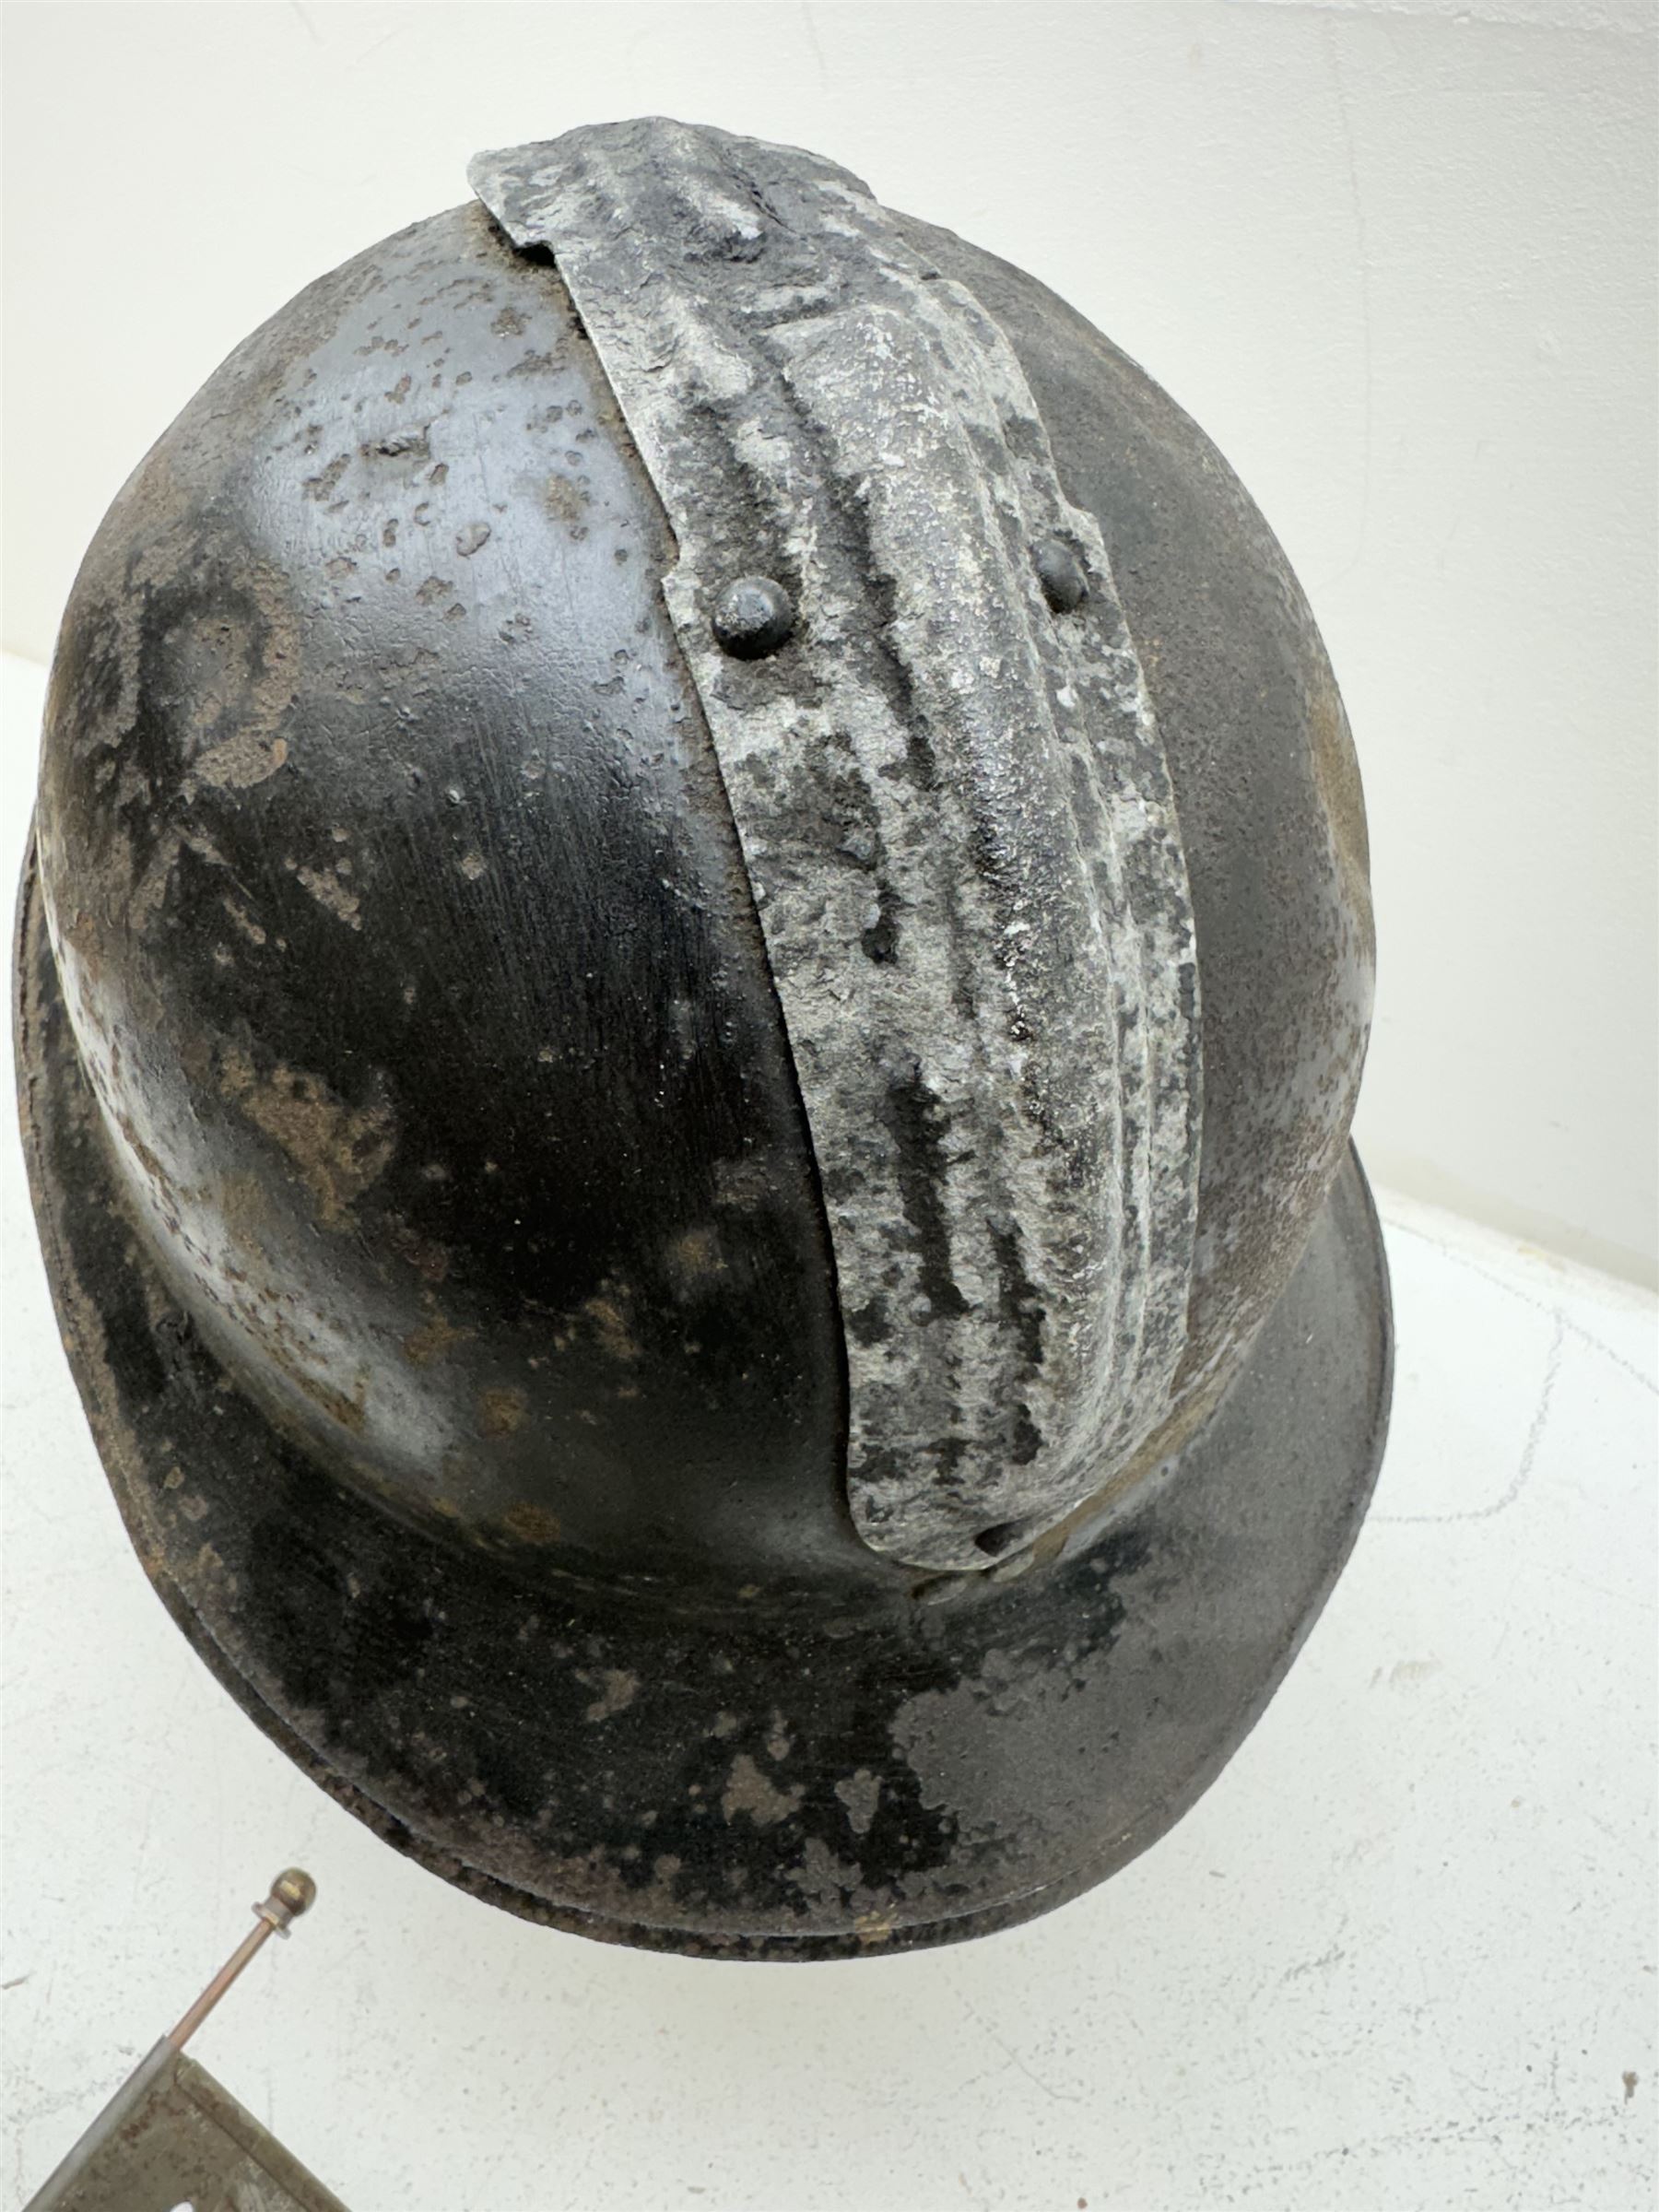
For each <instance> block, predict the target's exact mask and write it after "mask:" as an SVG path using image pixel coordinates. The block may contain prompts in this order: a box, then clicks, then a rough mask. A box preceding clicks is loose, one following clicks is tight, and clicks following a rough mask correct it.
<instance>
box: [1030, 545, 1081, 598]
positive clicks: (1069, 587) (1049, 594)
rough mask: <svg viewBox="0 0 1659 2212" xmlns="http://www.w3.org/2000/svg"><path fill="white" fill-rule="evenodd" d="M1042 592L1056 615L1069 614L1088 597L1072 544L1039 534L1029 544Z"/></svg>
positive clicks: (1079, 564) (1079, 563)
mask: <svg viewBox="0 0 1659 2212" xmlns="http://www.w3.org/2000/svg"><path fill="white" fill-rule="evenodd" d="M1031 559H1032V561H1033V562H1034V563H1035V564H1036V569H1037V581H1038V582H1039V583H1040V584H1041V586H1042V595H1043V597H1044V598H1045V599H1046V600H1047V601H1048V603H1049V605H1050V606H1052V607H1053V610H1054V612H1055V614H1057V615H1069V614H1071V613H1072V612H1073V611H1074V609H1076V608H1077V607H1079V606H1082V604H1083V602H1084V600H1085V599H1087V598H1088V577H1087V576H1086V575H1085V574H1084V572H1083V564H1082V562H1081V561H1080V560H1079V559H1077V555H1076V554H1075V553H1074V552H1073V551H1072V549H1071V547H1069V546H1068V545H1066V544H1065V543H1064V541H1063V540H1062V539H1060V538H1057V537H1040V538H1039V539H1038V540H1037V543H1036V544H1035V545H1034V546H1033V547H1031Z"/></svg>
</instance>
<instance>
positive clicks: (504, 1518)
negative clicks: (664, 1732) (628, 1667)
mask: <svg viewBox="0 0 1659 2212" xmlns="http://www.w3.org/2000/svg"><path fill="white" fill-rule="evenodd" d="M501 1525H502V1527H503V1528H504V1529H505V1530H506V1531H507V1533H508V1535H511V1536H516V1537H517V1538H518V1540H519V1542H520V1543H521V1544H557V1543H558V1541H559V1516H558V1514H557V1513H550V1512H548V1511H547V1507H546V1506H545V1505H532V1504H531V1503H530V1502H529V1500H527V1499H521V1500H519V1502H518V1503H517V1504H516V1505H510V1506H509V1507H508V1508H507V1511H506V1512H504V1513H503V1514H502V1515H501ZM590 1717H592V1716H590Z"/></svg>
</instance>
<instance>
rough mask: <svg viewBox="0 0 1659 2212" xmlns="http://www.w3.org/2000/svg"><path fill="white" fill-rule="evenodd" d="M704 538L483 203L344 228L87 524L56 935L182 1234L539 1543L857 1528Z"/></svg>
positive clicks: (50, 817) (295, 1359)
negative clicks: (704, 706) (674, 600)
mask: <svg viewBox="0 0 1659 2212" xmlns="http://www.w3.org/2000/svg"><path fill="white" fill-rule="evenodd" d="M669 558H670V552H669V546H668V541H667V536H666V530H665V524H664V522H663V519H662V515H661V512H660V509H659V508H658V506H657V503H656V501H655V499H654V497H653V494H652V492H651V489H650V487H649V484H648V483H647V481H646V479H645V477H644V475H643V472H642V471H641V469H640V467H639V465H638V462H637V459H636V458H635V456H634V454H633V452H632V449H631V446H630V445H629V441H628V438H627V435H626V432H625V431H624V429H623V428H622V425H621V423H620V420H619V418H618V416H617V414H616V411H615V408H614V406H613V404H612V402H611V399H610V395H609V393H608V389H607V387H606V383H605V380H604V378H603V375H602V374H601V372H600V371H599V370H598V367H597V365H596V363H595V361H594V357H593V353H592V349H591V347H589V346H588V344H587V341H586V339H585V337H584V336H583V335H582V332H581V330H580V328H579V326H578V325H577V324H576V320H575V318H574V316H573V314H572V313H571V309H570V305H569V300H568V297H567V295H566V294H565V292H564V288H563V287H562V285H561V284H560V282H559V278H558V277H557V275H556V273H555V272H554V270H553V269H552V267H551V266H550V265H546V264H535V263H531V262H527V261H525V260H524V259H523V258H521V257H519V256H517V255H515V254H514V253H512V251H511V250H510V249H509V248H508V247H507V246H506V244H505V243H504V241H502V240H501V239H500V236H499V234H498V233H497V232H496V231H495V230H494V229H493V227H492V226H491V225H490V223H489V222H488V218H486V217H485V216H484V215H483V213H482V211H480V210H477V209H476V208H471V207H467V208H462V209H458V210H455V211H453V212H452V213H450V214H448V215H444V216H440V217H437V218H432V219H431V220H430V221H429V222H426V223H422V224H418V225H417V226H415V227H414V228H413V229H410V230H407V231H405V232H403V233H401V234H400V235H399V236H398V237H396V238H394V239H392V240H388V241H384V242H383V243H382V245H380V246H377V247H375V248H373V249H372V250H371V252H370V253H366V254H364V255H362V256H360V257H359V259H358V260H357V261H355V262H353V263H350V264H348V265H347V266H346V267H345V268H343V269H341V270H338V271H336V272H335V274H334V275H333V276H331V277H325V278H324V279H323V280H322V281H321V282H320V283H319V284H317V285H314V286H312V288H310V289H309V290H308V291H307V292H306V293H304V294H302V295H301V296H300V299H299V300H295V301H294V302H292V303H291V304H290V305H289V307H288V308H287V309H285V310H283V311H282V312H281V313H280V314H278V315H277V317H275V318H274V319H273V321H272V322H271V323H270V324H267V325H266V326H265V328H264V329H263V330H262V331H260V332H258V333H256V334H255V335H254V336H253V338H251V339H250V340H249V341H248V343H247V344H246V345H245V346H243V347H241V348H240V349H239V351H238V353H237V354H236V355H234V356H233V357H232V358H231V359H230V360H229V362H228V363H227V364H226V365H225V367H224V368H223V369H222V370H221V371H219V372H218V374H217V375H216V376H215V377H214V378H213V379H212V380H211V382H209V383H208V384H207V385H206V387H205V389H204V390H203V392H202V393H201V394H199V395H198V396H197V398H196V399H195V400H194V401H193V402H192V403H191V405H190V406H189V407H188V408H187V409H186V410H185V412H184V414H183V415H182V417H181V418H180V419H179V421H178V422H177V423H176V424H174V426H173V427H172V429H171V430H169V431H168V432H167V433H166V435H165V436H164V437H163V438H162V439H161V441H159V444H158V445H157V447H156V448H155V450H154V451H153V452H152V453H151V454H150V455H149V456H148V457H147V460H146V462H145V463H144V464H143V465H142V466H141V467H140V469H139V470H138V471H137V472H136V473H135V477H134V478H133V479H132V481H131V482H130V483H129V484H128V486H127V487H126V488H125V490H124V492H123V494H122V496H121V498H120V499H119V500H117V502H116V504H115V506H114V507H113V508H112V512H111V513H110V516H109V517H108V519H107V520H106V522H105V524H104V525H103V527H102V529H101V531H100V535H99V537H98V539H97V540H96V541H95V543H94V545H93V547H92V549H91V551H90V553H89V554H88V559H87V561H86V564H85V566H84V568H83V571H82V572H81V575H80V578H79V580H78V582H77V583H76V590H75V594H74V596H73V599H72V602H71V605H70V607H69V611H68V613H67V616H66V618H65V625H64V630H63V634H62V637H61V640H60V643H59V649H58V654H57V659H56V664H55V667H54V671H53V684H52V691H51V697H50V703H49V712H48V729H47V738H46V750H45V760H44V766H43V771H42V788H41V814H40V831H41V872H42V880H43V888H44V891H45V895H46V900H47V905H48V912H49V915H50V919H51V924H52V928H53V942H54V947H55V950H56V955H57V958H58V961H59V965H60V969H61V971H62V975H63V980H64V983H65V994H66V998H67V1002H68V1006H69V1010H70V1016H71V1019H72V1021H73V1024H74V1028H75V1033H76V1040H77V1043H78V1046H79V1049H80V1052H81V1053H82V1056H83V1061H84V1064H85V1066H86V1069H87V1072H88V1076H89V1077H90V1078H91V1080H92V1082H93V1085H94V1087H95V1088H96V1091H97V1094H98V1097H99V1100H100V1107H101V1111H102V1114H103V1117H104V1121H105V1124H106V1127H107V1131H108V1134H109V1138H110V1142H111V1145H112V1150H113V1154H114V1157H115V1159H116V1162H117V1164H118V1167H119V1169H120V1171H121V1172H122V1175H123V1178H124V1182H125V1185H126V1187H127V1188H128V1190H129V1192H130V1193H131V1194H132V1196H133V1198H134V1200H135V1204H136V1206H137V1208H138V1210H139V1215H140V1218H141V1219H142V1221H143V1223H144V1225H145V1229H146V1232H147V1236H148V1238H149V1240H150V1241H151V1242H152V1243H153V1246H154V1248H155V1250H156V1252H157V1253H158V1255H159V1258H160V1260H161V1262H162V1264H163V1266H164V1268H165V1270H166V1272H167V1274H168V1276H169V1277H170V1278H171V1281H172V1283H173V1285H174V1286H175V1288H178V1289H179V1290H180V1291H181V1292H182V1296H183V1298H184V1300H185V1303H186V1305H187V1307H188V1309H189V1310H190V1312H191V1313H192V1316H193V1319H194V1322H195V1324H196V1325H198V1326H199V1327H200V1328H201V1329H202V1330H203V1331H204V1332H205V1334H206V1337H207V1338H208V1340H209V1341H210V1342H211V1343H212V1345H213V1346H214V1347H215V1348H216V1349H217V1350H218V1352H219V1353H220V1355H221V1356H222V1357H223V1358H224V1359H225V1360H226V1361H227V1363H228V1365H229V1368H230V1369H231V1371H232V1372H233V1373H234V1374H235V1375H236V1377H237V1378H238V1380H240V1381H241V1382H244V1383H245V1384H246V1385H247V1386H248V1387H249V1388H250V1389H251V1390H252V1391H253V1393H254V1394H255V1395H256V1396H257V1397H258V1398H259V1399H260V1400H261V1401H262V1402H263V1403H264V1404H265V1406H267V1407H268V1408H269V1409H270V1410H271V1411H272V1412H274V1413H275V1414H277V1417H278V1418H280V1419H282V1420H283V1421H284V1422H285V1424H287V1425H288V1427H289V1428H290V1429H293V1430H299V1431H300V1432H302V1433H304V1434H305V1435H307V1436H309V1437H310V1438H311V1439H312V1440H313V1441H314V1442H315V1443H317V1444H320V1445H321V1446H322V1447H323V1450H324V1454H325V1456H326V1458H327V1460H328V1462H329V1464H331V1465H334V1466H335V1468H336V1469H337V1470H339V1471H341V1472H342V1473H344V1474H346V1475H347V1477H348V1478H351V1479H355V1480H357V1481H359V1483H362V1484H365V1485H368V1486H370V1487H371V1488H373V1489H375V1490H376V1491H377V1492H379V1493H380V1494H382V1495H383V1496H385V1497H386V1498H387V1499H388V1500H391V1501H392V1502H393V1503H394V1505H396V1506H397V1507H398V1508H399V1509H401V1510H403V1511H404V1512H408V1513H411V1514H414V1515H416V1516H417V1517H418V1518H420V1519H423V1520H425V1521H428V1522H429V1523H432V1524H437V1525H449V1526H451V1527H453V1528H455V1529H457V1530H458V1531H460V1532H462V1533H464V1534H465V1535H469V1536H471V1537H473V1538H475V1539H477V1540H479V1541H483V1542H486V1543H488V1544H490V1545H491V1546H493V1547H499V1548H500V1550H501V1551H502V1552H503V1553H504V1554H505V1555H507V1556H509V1557H511V1558H512V1559H516V1560H518V1561H519V1562H520V1563H521V1564H526V1565H539V1564H540V1563H542V1562H544V1561H546V1560H547V1559H560V1560H564V1561H566V1562H578V1563H579V1561H580V1559H581V1558H582V1556H591V1555H603V1556H604V1557H605V1559H606V1572H607V1574H608V1575H610V1576H612V1577H618V1576H619V1578H620V1579H622V1580H623V1581H627V1580H628V1579H629V1577H630V1576H634V1575H641V1576H647V1577H658V1576H666V1577H669V1578H671V1579H673V1578H678V1577H686V1578H689V1579H690V1580H691V1581H693V1582H695V1581H697V1580H698V1579H699V1578H700V1577H701V1576H703V1575H704V1574H705V1573H706V1574H712V1575H714V1576H716V1577H717V1579H719V1580H720V1581H721V1582H722V1583H725V1582H738V1583H740V1582H742V1581H744V1580H746V1579H747V1577H748V1576H749V1575H750V1574H751V1573H759V1572H764V1571H770V1572H771V1573H773V1574H774V1575H775V1574H776V1573H777V1572H778V1571H780V1570H782V1569H783V1568H785V1567H786V1568H787V1570H788V1571H790V1572H791V1573H795V1574H800V1573H806V1574H808V1575H810V1574H812V1573H814V1572H815V1571H821V1570H822V1569H823V1568H824V1567H825V1565H826V1564H827V1563H830V1562H834V1561H837V1560H840V1561H842V1562H845V1563H848V1564H849V1565H850V1566H851V1568H852V1569H853V1571H862V1566H863V1557H862V1553H861V1549H860V1547H858V1546H857V1544H856V1541H855V1539H854V1538H853V1535H852V1532H851V1526H850V1524H849V1522H848V1520H847V1516H846V1511H845V1505H844V1500H843V1497H842V1490H841V1449H842V1439H843V1436H844V1421H845V1406H844V1385H843V1382H842V1376H841V1336H840V1328H839V1322H838V1318H837V1315H836V1312H835V1306H834V1297H833V1288H832V1276H831V1269H830V1261H829V1257H828V1245H827V1239H826V1234H825V1230H824V1224H823V1219H822V1214H821V1208H820V1206H819V1203H818V1193H817V1184H816V1179H815V1174H814V1170H813V1165H812V1160H811V1157H810V1152H809V1148H808V1147H807V1144H806V1135H805V1130H804V1124H803V1123H802V1120H801V1116H800V1112H799V1107H798V1101H797V1099H796V1094H795V1091H794V1079H793V1075H792V1072H791V1069H790V1065H789V1058H788V1052H787V1046H786V1043H785V1041H784V1037H783V1033H782V1022H781V1018H780V1017H779V1013H778V1009H777V1004H776V1000H775V996H774V994H773V993H772V989H771V981H770V978H769V975H768V971H767V968H766V962H765V957H764V953H763V950H762V947H761V944H760V939H759V932H758V929H757V927H756V924H755V919H754V913H753V909H752V903H751V900H750V894H749V889H748V885H747V877H745V875H744V872H743V868H742V865H741V860H740V857H739V855H738V852H737V847H736V841H735V835H734V832H733V830H732V825H731V821H730V817H729V813H728V811H727V809H726V807H725V805H724V797H723V794H722V793H721V790H720V786H719V782H718V777H717V774H716V772H715V768H714V763H713V759H712V753H711V751H710V748H709V745H708V738H707V733H706V730H705V728H704V726H703V724H702V723H701V720H700V714H699V712H698V710H697V705H696V700H695V695H694V694H693V693H692V692H691V690H690V688H689V687H688V684H687V682H686V680H685V677H684V674H683V671H682V668H681V666H680V664H679V660H678V656H677V648H676V646H675V642H674V638H673V634H672V631H671V629H669V627H668V624H667V621H666V618H665V615H664V612H663V609H662V606H661V603H660V598H659V594H658V578H659V576H660V574H661V572H662V571H663V569H664V568H665V566H666V565H667V563H668V560H669Z"/></svg>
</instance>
